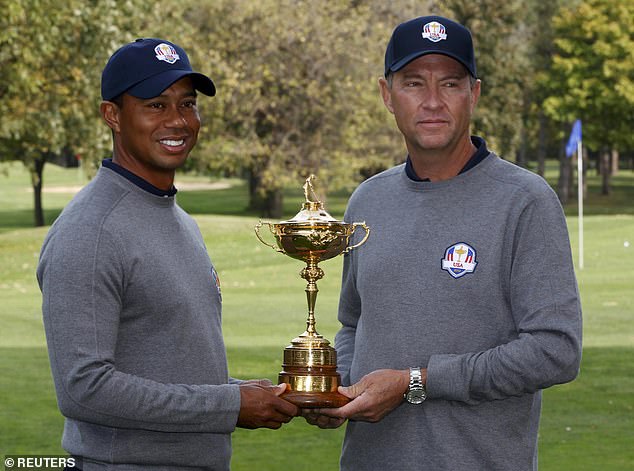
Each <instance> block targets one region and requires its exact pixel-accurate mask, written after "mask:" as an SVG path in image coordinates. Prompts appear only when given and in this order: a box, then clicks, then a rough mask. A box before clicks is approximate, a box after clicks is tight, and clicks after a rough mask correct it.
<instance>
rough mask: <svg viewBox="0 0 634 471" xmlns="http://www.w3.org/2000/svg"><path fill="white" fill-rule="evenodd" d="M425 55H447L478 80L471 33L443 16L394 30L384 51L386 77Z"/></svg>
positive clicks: (412, 22) (423, 18)
mask: <svg viewBox="0 0 634 471" xmlns="http://www.w3.org/2000/svg"><path fill="white" fill-rule="evenodd" d="M426 54H443V55H445V56H449V57H451V58H453V59H455V60H457V61H458V62H460V63H461V64H462V65H464V66H465V67H466V68H467V70H468V71H469V73H470V74H471V75H472V76H473V77H477V75H476V64H475V53H474V51H473V40H472V39H471V32H470V31H469V30H468V29H467V28H465V27H464V26H462V25H461V24H459V23H456V22H455V21H451V20H449V19H447V18H443V17H442V16H421V17H420V18H414V19H413V20H409V21H406V22H405V23H401V24H400V25H398V26H397V27H396V29H394V32H393V33H392V37H391V38H390V42H389V43H388V45H387V50H386V51H385V76H386V77H387V76H388V74H389V73H390V72H396V71H398V70H400V69H401V68H403V67H405V66H406V65H407V64H409V63H410V62H411V61H413V60H414V59H416V58H417V57H420V56H424V55H426Z"/></svg>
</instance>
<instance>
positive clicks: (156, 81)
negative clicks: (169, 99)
mask: <svg viewBox="0 0 634 471" xmlns="http://www.w3.org/2000/svg"><path fill="white" fill-rule="evenodd" d="M184 77H189V78H190V79H191V82H192V85H193V87H194V88H195V89H196V90H198V91H200V92H201V93H204V94H205V95H208V96H214V95H215V94H216V87H215V86H214V83H213V82H212V81H211V79H210V78H209V77H207V76H206V75H203V74H201V73H199V72H194V71H193V70H192V66H191V64H190V63H189V58H188V57H187V54H186V53H185V51H184V50H183V48H181V47H179V46H177V45H176V44H174V43H172V42H170V41H166V40H165V39H157V38H141V39H137V40H136V41H134V42H131V43H129V44H126V45H125V46H123V47H121V48H119V49H118V50H117V51H116V52H115V53H114V54H112V56H111V57H110V59H109V60H108V63H107V64H106V67H105V68H104V69H103V73H102V74H101V97H102V98H103V99H104V100H106V101H112V100H113V99H115V98H116V97H118V96H120V95H121V94H123V93H127V94H129V95H132V96H133V97H136V98H140V99H143V100H146V99H149V98H154V97H157V96H159V95H160V94H161V93H163V91H164V90H166V89H167V88H169V87H171V86H172V84H173V83H174V82H176V81H177V80H180V79H182V78H184Z"/></svg>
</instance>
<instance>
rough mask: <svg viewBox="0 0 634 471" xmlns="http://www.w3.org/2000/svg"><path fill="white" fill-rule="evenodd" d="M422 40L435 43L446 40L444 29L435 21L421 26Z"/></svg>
mask: <svg viewBox="0 0 634 471" xmlns="http://www.w3.org/2000/svg"><path fill="white" fill-rule="evenodd" d="M423 38H425V39H429V40H430V41H432V42H435V43H437V42H438V41H442V40H443V39H447V33H446V29H445V27H444V26H443V25H441V24H440V23H438V22H437V21H431V22H429V23H427V24H426V25H425V26H423Z"/></svg>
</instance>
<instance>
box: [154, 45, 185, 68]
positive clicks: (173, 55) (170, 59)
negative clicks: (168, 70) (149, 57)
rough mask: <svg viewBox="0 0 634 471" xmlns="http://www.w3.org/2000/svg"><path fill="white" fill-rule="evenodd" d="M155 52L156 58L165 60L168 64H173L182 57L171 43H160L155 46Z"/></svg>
mask: <svg viewBox="0 0 634 471" xmlns="http://www.w3.org/2000/svg"><path fill="white" fill-rule="evenodd" d="M154 52H155V53H156V58H157V59H158V60H160V61H165V62H167V63H168V64H173V63H174V62H176V61H177V60H178V59H180V56H179V55H178V52H176V49H174V48H173V47H172V46H170V45H169V44H165V43H161V44H159V45H158V46H156V47H155V48H154Z"/></svg>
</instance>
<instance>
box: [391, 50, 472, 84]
mask: <svg viewBox="0 0 634 471" xmlns="http://www.w3.org/2000/svg"><path fill="white" fill-rule="evenodd" d="M428 54H441V55H443V56H447V57H451V58H452V59H454V60H456V61H458V62H460V63H461V64H462V65H464V67H465V69H467V72H469V74H470V75H472V76H473V77H474V78H477V77H476V76H475V74H474V72H473V71H472V70H471V69H470V68H469V65H468V64H466V63H465V62H464V61H463V60H462V59H461V58H459V57H458V56H457V55H455V54H452V53H450V52H447V51H443V50H427V51H417V52H415V53H413V54H410V55H409V56H405V57H404V58H402V59H401V60H400V61H398V62H396V63H395V64H392V66H391V67H390V69H389V71H390V72H398V71H399V70H401V69H402V68H403V67H405V66H406V65H407V64H409V63H410V62H412V61H413V60H414V59H418V58H419V57H421V56H426V55H428Z"/></svg>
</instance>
